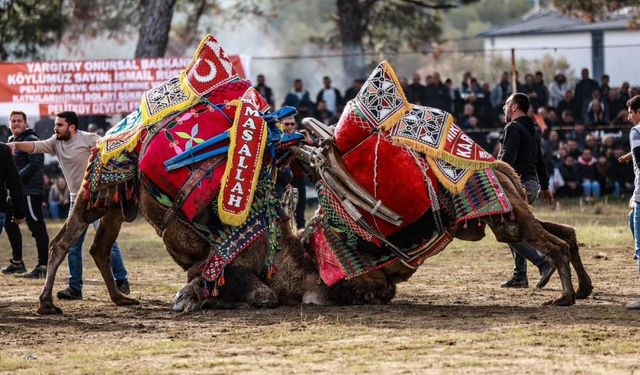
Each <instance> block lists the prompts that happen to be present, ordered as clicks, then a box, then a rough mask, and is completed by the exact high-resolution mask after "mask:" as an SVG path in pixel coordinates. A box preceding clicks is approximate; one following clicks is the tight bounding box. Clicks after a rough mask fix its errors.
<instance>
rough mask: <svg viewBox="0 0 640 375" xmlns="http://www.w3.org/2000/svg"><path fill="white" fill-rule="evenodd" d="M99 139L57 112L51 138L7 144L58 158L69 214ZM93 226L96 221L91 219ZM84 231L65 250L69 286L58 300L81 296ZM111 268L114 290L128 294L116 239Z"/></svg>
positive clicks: (75, 120) (74, 118)
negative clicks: (92, 150)
mask: <svg viewBox="0 0 640 375" xmlns="http://www.w3.org/2000/svg"><path fill="white" fill-rule="evenodd" d="M99 140H100V136H98V135H97V134H94V133H87V132H84V131H82V130H78V116H77V115H76V113H75V112H61V113H59V114H58V115H57V117H56V119H55V125H54V136H53V137H51V138H49V139H47V140H45V141H36V142H14V143H9V144H8V145H9V147H11V148H12V150H13V151H14V152H15V151H22V152H27V153H48V154H55V155H56V156H57V157H58V160H59V162H60V168H61V169H62V174H63V175H64V177H65V179H66V180H67V185H68V187H69V192H70V193H71V206H70V207H69V214H71V212H72V211H73V205H74V203H75V200H76V196H77V194H78V191H79V190H80V188H81V187H82V180H83V178H84V172H85V170H86V168H87V163H88V161H89V156H90V155H91V149H92V148H93V147H95V146H96V143H97V142H98V141H99ZM93 226H94V228H96V229H97V228H98V222H97V221H96V222H94V223H93ZM86 233H87V232H86V230H85V231H84V232H83V233H82V235H81V236H80V238H78V241H77V242H76V243H75V244H74V245H73V246H72V247H71V249H70V250H69V255H68V257H67V261H68V264H69V287H68V288H66V289H63V290H60V291H59V292H58V294H57V295H58V298H60V299H70V300H80V299H82V243H83V242H84V236H85V234H86ZM111 268H112V270H113V274H114V277H115V280H116V285H117V286H118V289H119V290H120V291H121V292H122V293H124V294H129V282H128V281H127V270H126V269H125V267H124V263H123V262H122V256H121V255H120V248H119V247H118V244H117V243H116V242H114V243H113V247H112V248H111Z"/></svg>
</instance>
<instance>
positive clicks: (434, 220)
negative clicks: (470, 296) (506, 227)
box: [311, 61, 511, 285]
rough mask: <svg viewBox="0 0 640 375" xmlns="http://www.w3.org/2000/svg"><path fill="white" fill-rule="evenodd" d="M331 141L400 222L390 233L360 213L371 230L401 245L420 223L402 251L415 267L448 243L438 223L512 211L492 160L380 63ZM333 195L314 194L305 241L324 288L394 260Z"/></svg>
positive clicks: (351, 169) (448, 118) (383, 224)
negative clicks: (416, 253) (412, 254)
mask: <svg viewBox="0 0 640 375" xmlns="http://www.w3.org/2000/svg"><path fill="white" fill-rule="evenodd" d="M334 138H335V143H336V147H337V148H338V151H339V152H340V154H341V155H342V158H343V161H344V164H345V167H346V169H347V170H348V171H349V172H350V174H351V175H352V176H353V177H354V178H355V179H356V180H357V181H358V182H359V183H360V184H361V185H362V186H363V187H364V188H365V189H367V191H369V193H371V194H372V195H373V196H374V197H375V198H376V199H379V200H381V201H382V202H383V203H384V204H385V205H387V206H388V207H389V208H391V209H392V210H394V211H395V212H397V213H398V214H400V215H401V216H402V217H403V224H402V225H401V226H394V225H392V224H390V223H387V222H384V221H383V220H381V219H379V218H376V217H374V216H372V215H371V214H369V213H368V212H364V211H362V210H361V214H362V215H363V218H364V220H365V221H366V223H367V224H368V226H369V227H371V228H373V229H374V230H376V231H377V232H378V233H379V234H381V235H383V236H385V237H386V238H387V239H390V238H394V237H395V238H397V239H398V240H400V241H402V239H403V238H405V237H407V233H408V231H411V230H413V229H415V226H416V225H419V224H418V223H421V224H420V225H424V229H423V230H424V232H425V234H424V236H423V237H420V236H418V237H419V238H421V240H420V241H421V242H420V243H413V244H411V246H402V248H403V249H405V250H406V249H412V250H415V249H416V247H418V248H421V249H422V250H423V252H422V253H423V255H422V256H421V257H419V258H418V259H417V260H416V261H415V262H414V264H419V263H421V262H422V261H424V259H425V258H426V257H429V256H432V255H434V254H436V253H437V252H439V251H441V250H442V249H444V247H446V245H447V244H448V243H449V242H450V241H451V237H450V236H449V235H448V234H447V233H446V230H445V227H444V223H443V217H445V216H446V217H447V218H448V220H453V222H461V221H466V220H471V219H474V218H478V217H482V216H486V215H493V214H503V213H508V212H510V211H511V206H510V204H509V202H508V200H507V199H506V198H505V195H504V192H503V191H502V188H501V187H500V185H499V184H498V183H497V180H496V178H495V175H494V174H493V171H492V170H491V169H490V167H491V165H492V164H493V163H494V162H495V159H494V158H493V156H492V155H491V154H490V153H488V152H486V151H485V150H483V149H482V148H481V147H480V146H478V145H477V144H476V143H475V142H474V141H473V140H472V139H471V138H470V137H468V136H467V135H466V134H464V132H463V131H462V130H461V129H460V128H459V127H458V126H456V125H455V124H454V121H453V117H452V116H451V115H450V114H449V113H446V112H444V111H441V110H438V109H435V108H429V107H423V106H418V105H413V104H411V103H409V102H408V101H407V99H406V97H405V95H404V93H403V91H402V87H401V86H400V84H399V82H398V80H397V78H396V75H395V72H394V71H393V68H392V67H391V66H390V65H389V64H388V63H387V62H386V61H385V62H382V63H381V64H380V65H378V67H376V69H374V71H373V73H372V74H371V76H370V77H369V79H368V80H367V81H366V82H365V84H364V85H363V87H362V88H361V90H360V91H359V93H358V95H357V96H356V98H355V99H353V100H351V101H350V102H349V103H348V104H347V106H346V107H345V110H344V111H343V113H342V116H341V118H340V120H339V122H338V124H337V125H336V128H335V130H334ZM331 196H332V193H331V192H330V191H329V189H327V188H326V187H324V186H320V187H319V197H320V203H321V208H320V210H319V211H318V213H317V215H318V216H317V221H319V222H320V225H319V226H318V228H319V229H318V230H316V231H315V232H314V233H313V235H312V237H311V240H312V241H313V244H314V250H315V251H316V256H317V258H318V260H319V263H320V265H321V266H320V268H321V276H322V278H323V280H324V281H325V283H327V284H328V285H332V284H334V283H336V282H337V281H339V280H341V279H343V278H352V277H355V276H358V275H360V274H362V273H364V272H367V271H370V270H373V269H376V268H379V267H383V266H384V265H386V264H388V263H389V262H392V261H396V260H398V258H397V257H396V256H395V255H392V254H391V253H390V251H389V250H382V248H383V246H381V243H380V241H379V240H376V239H375V237H373V238H372V236H371V234H369V233H368V232H367V231H366V230H364V229H363V227H362V226H361V225H359V224H358V223H355V222H353V220H351V221H349V217H348V215H346V214H345V215H340V212H341V208H340V204H339V200H335V199H329V198H330V197H331ZM342 211H344V210H342ZM336 218H339V219H336ZM425 220H426V221H425ZM453 222H448V223H447V225H452V224H453ZM358 228H359V229H358ZM414 237H415V236H414ZM365 243H366V244H369V246H365V245H364V244H365ZM371 245H374V246H371ZM363 248H366V249H367V251H365V252H362V251H361V250H362V249H363ZM376 249H377V250H376ZM381 251H382V252H381ZM380 252H381V253H380Z"/></svg>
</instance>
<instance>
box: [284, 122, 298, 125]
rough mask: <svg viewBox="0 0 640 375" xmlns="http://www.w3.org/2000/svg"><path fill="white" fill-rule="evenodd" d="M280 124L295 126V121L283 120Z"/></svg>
mask: <svg viewBox="0 0 640 375" xmlns="http://www.w3.org/2000/svg"><path fill="white" fill-rule="evenodd" d="M282 125H284V126H296V123H295V122H283V123H282Z"/></svg>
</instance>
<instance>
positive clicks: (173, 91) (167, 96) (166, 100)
mask: <svg viewBox="0 0 640 375" xmlns="http://www.w3.org/2000/svg"><path fill="white" fill-rule="evenodd" d="M196 100H197V97H196V96H191V95H189V93H188V92H185V91H184V90H183V89H182V85H181V84H180V77H174V78H171V79H170V80H168V81H166V82H165V83H163V84H161V85H160V86H156V87H154V88H152V89H151V90H149V91H147V92H145V93H144V94H143V95H142V101H141V103H140V111H141V114H142V122H143V123H144V124H147V125H148V124H152V123H154V122H156V121H158V120H160V119H162V118H163V117H165V116H167V115H169V114H170V113H172V112H177V111H181V110H184V109H187V108H189V107H190V106H191V105H193V103H195V102H196Z"/></svg>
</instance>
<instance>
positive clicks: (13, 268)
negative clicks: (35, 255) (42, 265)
mask: <svg viewBox="0 0 640 375" xmlns="http://www.w3.org/2000/svg"><path fill="white" fill-rule="evenodd" d="M0 272H2V273H4V274H5V275H11V274H13V273H25V272H27V268H26V267H25V266H24V262H23V261H19V262H14V261H13V259H12V260H10V261H9V265H8V266H6V267H4V268H3V269H1V270H0Z"/></svg>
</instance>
